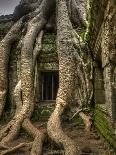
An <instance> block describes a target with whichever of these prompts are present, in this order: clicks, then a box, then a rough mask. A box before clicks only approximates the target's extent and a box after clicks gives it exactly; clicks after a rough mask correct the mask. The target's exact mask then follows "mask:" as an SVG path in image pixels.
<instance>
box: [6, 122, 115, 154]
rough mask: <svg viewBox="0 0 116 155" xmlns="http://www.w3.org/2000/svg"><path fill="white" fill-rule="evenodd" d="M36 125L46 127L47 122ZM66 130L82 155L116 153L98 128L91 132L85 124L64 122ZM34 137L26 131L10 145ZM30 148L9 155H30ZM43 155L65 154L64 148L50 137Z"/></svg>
mask: <svg viewBox="0 0 116 155" xmlns="http://www.w3.org/2000/svg"><path fill="white" fill-rule="evenodd" d="M34 125H35V126H36V127H39V129H40V126H41V128H42V126H43V128H44V126H45V123H43V124H42V123H41V125H40V123H38V122H37V123H35V124H34ZM63 126H64V131H65V132H66V133H67V135H68V136H70V137H71V138H73V139H74V140H75V141H76V142H77V144H78V146H79V148H80V149H81V155H115V152H114V151H113V149H111V148H110V149H109V147H108V145H107V144H106V143H104V139H103V138H101V136H100V135H99V134H98V132H97V131H96V129H94V128H93V129H92V130H91V132H89V133H86V132H85V130H84V125H83V124H79V125H77V124H75V123H73V124H68V123H64V124H63ZM31 141H33V139H32V138H31V137H29V136H28V135H25V133H22V134H20V135H19V137H18V138H17V139H15V140H14V141H13V142H12V144H10V146H16V145H18V144H20V143H22V142H31ZM29 154H30V150H29V148H28V147H23V148H21V149H19V150H17V152H14V153H13V152H12V153H9V154H8V155H29ZM43 155H64V151H63V148H62V147H61V146H58V145H57V144H54V142H52V141H51V140H50V139H48V138H46V139H45V142H44V147H43Z"/></svg>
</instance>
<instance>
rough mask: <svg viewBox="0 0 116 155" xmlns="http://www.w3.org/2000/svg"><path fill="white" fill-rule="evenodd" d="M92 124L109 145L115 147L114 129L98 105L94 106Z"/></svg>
mask: <svg viewBox="0 0 116 155" xmlns="http://www.w3.org/2000/svg"><path fill="white" fill-rule="evenodd" d="M94 124H95V126H96V128H97V129H98V130H99V132H100V133H101V134H102V135H103V137H104V138H105V139H106V141H107V142H108V143H109V144H110V146H112V147H113V148H114V149H116V136H115V135H114V129H113V128H112V126H111V124H110V123H109V122H108V119H107V116H106V114H105V113H104V112H103V111H102V110H101V109H100V107H99V106H96V107H95V114H94Z"/></svg>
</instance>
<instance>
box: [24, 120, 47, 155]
mask: <svg viewBox="0 0 116 155" xmlns="http://www.w3.org/2000/svg"><path fill="white" fill-rule="evenodd" d="M22 126H23V128H24V129H25V130H26V131H27V132H28V133H29V134H30V135H31V136H32V137H33V138H34V142H33V144H32V149H31V155H41V154H42V146H43V142H44V138H45V133H44V132H43V131H41V132H40V131H39V130H38V129H37V128H36V127H34V126H33V125H32V123H31V122H30V120H29V119H25V120H24V122H23V124H22Z"/></svg>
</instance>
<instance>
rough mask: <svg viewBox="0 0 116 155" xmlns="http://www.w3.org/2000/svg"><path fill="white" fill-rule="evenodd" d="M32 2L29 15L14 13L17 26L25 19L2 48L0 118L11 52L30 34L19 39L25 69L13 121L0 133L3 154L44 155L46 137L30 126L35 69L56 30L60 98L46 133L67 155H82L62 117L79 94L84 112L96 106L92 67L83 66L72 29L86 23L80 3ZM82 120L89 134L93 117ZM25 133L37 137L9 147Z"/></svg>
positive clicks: (20, 75)
mask: <svg viewBox="0 0 116 155" xmlns="http://www.w3.org/2000/svg"><path fill="white" fill-rule="evenodd" d="M29 2H31V3H26V4H25V7H28V4H29V5H30V6H29V8H28V11H29V12H28V11H27V12H26V15H25V14H23V15H22V14H21V15H20V12H18V10H15V13H19V14H18V15H17V16H16V19H15V20H17V19H19V18H20V19H19V20H18V21H17V22H16V23H15V25H14V26H13V27H12V29H11V30H10V31H9V33H8V34H7V35H6V36H5V38H4V39H3V40H2V41H1V46H0V116H1V115H2V112H3V109H4V106H5V102H6V94H7V89H8V76H7V75H8V73H7V72H8V62H9V55H10V51H11V47H12V45H13V43H14V42H15V40H16V39H17V37H18V33H19V32H23V31H25V32H23V34H22V33H21V35H22V36H20V39H19V38H18V46H20V51H21V52H20V59H21V62H18V65H19V66H20V69H19V70H18V71H17V72H18V73H17V74H18V80H17V84H16V86H15V89H14V94H13V101H14V102H15V107H16V110H15V115H14V117H13V119H12V120H11V121H10V122H9V123H8V124H7V125H6V126H5V127H4V128H3V129H2V130H1V131H0V141H1V144H0V146H1V147H2V148H3V149H5V150H4V151H2V153H1V154H2V155H3V154H8V153H11V152H14V151H15V150H17V149H19V148H22V147H25V146H28V147H30V148H31V153H30V154H31V155H41V154H42V147H43V141H44V138H45V132H46V131H41V130H40V129H37V128H35V127H34V126H33V124H32V123H31V121H30V117H31V115H32V113H33V109H34V105H35V100H34V77H35V67H36V61H37V58H38V57H39V55H40V52H41V48H42V46H41V42H42V37H43V33H44V30H45V29H49V27H52V28H53V29H54V30H56V25H57V52H58V59H59V90H58V93H57V99H56V108H55V110H54V112H53V113H52V115H51V117H50V119H49V121H48V124H47V132H48V135H49V136H50V138H51V139H52V140H53V141H55V142H56V143H58V144H61V145H62V146H63V147H64V150H65V154H66V155H77V154H79V152H80V150H79V148H78V145H77V144H76V143H75V142H74V141H73V140H72V139H71V138H70V137H68V136H67V135H66V134H65V133H64V131H63V129H62V125H61V115H62V114H63V112H64V109H65V108H66V107H67V106H68V105H71V104H72V102H73V100H74V98H75V89H76V90H77V98H75V99H76V100H77V102H78V104H77V105H78V106H79V107H80V106H83V104H84V105H86V104H90V102H91V96H92V95H91V94H92V93H91V92H92V91H91V90H92V87H91V82H90V79H89V78H88V75H87V70H86V67H85V66H87V65H86V64H87V62H84V59H83V57H81V56H80V55H81V52H80V51H79V50H80V49H82V47H81V46H80V40H81V39H80V38H79V37H78V35H77V34H76V33H75V31H74V29H73V25H74V24H76V25H77V26H80V25H81V24H82V25H83V24H84V22H85V17H84V14H82V15H80V11H79V10H78V7H77V4H78V3H76V0H72V1H70V0H57V3H56V1H55V0H50V1H48V0H39V1H38V0H32V1H29ZM23 3H25V0H22V1H21V5H22V4H23ZM56 6H57V7H56ZM19 8H20V7H19ZM19 8H18V9H19ZM56 8H57V9H56ZM73 9H74V10H76V12H77V13H78V14H79V18H78V20H76V19H75V12H74V11H72V10H73ZM30 11H31V13H30ZM55 11H56V12H57V22H56V21H55V18H54V17H55V16H54V15H53V14H55ZM22 16H23V17H22ZM24 20H25V23H24ZM74 21H75V22H74ZM80 21H81V22H80ZM55 23H57V24H55ZM11 34H13V36H11ZM82 44H83V42H82ZM85 46H86V45H85ZM17 49H18V48H17ZM75 53H76V55H75ZM20 59H18V60H19V61H20ZM77 77H79V78H77ZM79 82H80V87H79V89H78V88H77V87H76V85H75V83H79ZM79 115H80V116H81V117H82V119H83V120H84V123H85V126H86V130H87V131H89V130H90V126H91V122H90V119H89V117H87V116H86V115H85V114H84V113H83V112H80V113H79ZM21 127H23V128H24V129H25V130H26V131H27V132H28V133H29V134H30V135H31V136H32V137H33V139H34V141H33V142H30V143H26V144H25V143H21V144H19V145H17V146H15V147H10V146H9V143H10V142H11V141H12V140H13V139H14V138H16V137H17V135H18V133H19V132H20V128H21Z"/></svg>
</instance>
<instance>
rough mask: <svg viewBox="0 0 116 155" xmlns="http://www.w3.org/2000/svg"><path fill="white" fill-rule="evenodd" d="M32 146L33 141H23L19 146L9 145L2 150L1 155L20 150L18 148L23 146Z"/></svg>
mask: <svg viewBox="0 0 116 155" xmlns="http://www.w3.org/2000/svg"><path fill="white" fill-rule="evenodd" d="M31 146H32V142H30V143H21V144H19V145H17V146H14V147H9V148H8V149H7V150H5V151H2V152H1V154H0V155H5V154H9V153H12V152H15V151H16V150H18V149H20V148H22V147H30V148H31Z"/></svg>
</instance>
